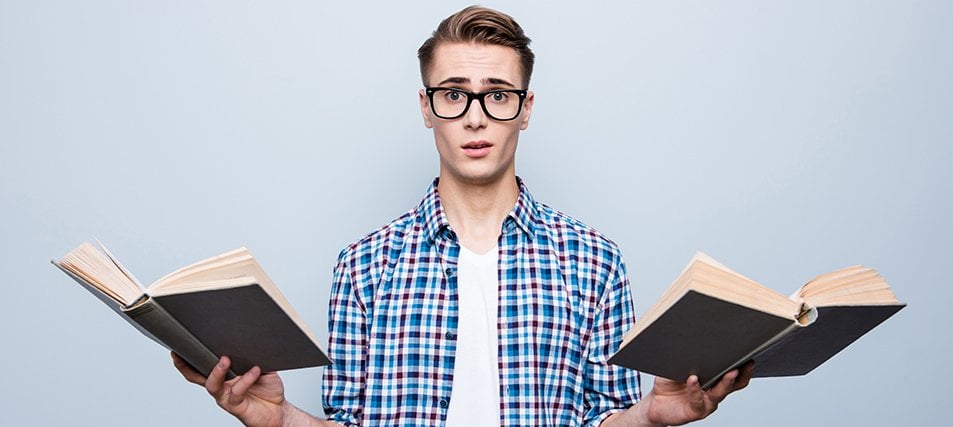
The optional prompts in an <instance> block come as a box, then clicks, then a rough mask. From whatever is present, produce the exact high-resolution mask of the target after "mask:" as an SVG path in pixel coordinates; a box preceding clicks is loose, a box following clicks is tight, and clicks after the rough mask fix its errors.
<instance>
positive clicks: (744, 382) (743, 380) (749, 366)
mask: <svg viewBox="0 0 953 427" xmlns="http://www.w3.org/2000/svg"><path fill="white" fill-rule="evenodd" d="M752 374H754V361H753V360H752V361H749V362H748V363H745V364H744V365H743V366H742V367H741V372H740V373H739V374H738V378H736V379H735V385H734V387H732V389H731V391H732V392H734V391H737V390H741V389H743V388H745V387H747V386H748V382H749V381H751V376H752Z"/></svg>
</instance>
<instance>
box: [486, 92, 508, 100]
mask: <svg viewBox="0 0 953 427" xmlns="http://www.w3.org/2000/svg"><path fill="white" fill-rule="evenodd" d="M506 98H507V94H506V93H503V92H495V93H493V94H491V98H490V99H492V100H493V102H503V101H506Z"/></svg>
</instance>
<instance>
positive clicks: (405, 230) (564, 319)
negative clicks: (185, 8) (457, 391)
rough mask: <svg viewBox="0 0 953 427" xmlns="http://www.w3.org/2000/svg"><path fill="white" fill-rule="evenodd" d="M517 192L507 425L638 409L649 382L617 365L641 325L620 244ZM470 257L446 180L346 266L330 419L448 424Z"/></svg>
mask: <svg viewBox="0 0 953 427" xmlns="http://www.w3.org/2000/svg"><path fill="white" fill-rule="evenodd" d="M519 187H520V192H519V199H518V200H517V203H516V205H515V206H514V208H513V210H512V211H511V212H510V213H509V215H508V216H507V218H506V220H505V221H504V223H503V230H502V234H501V236H500V239H499V242H498V246H499V251H500V252H499V301H498V304H499V310H498V314H497V330H498V333H499V335H498V341H499V347H498V351H499V359H498V360H499V362H498V363H499V374H500V418H501V419H500V424H501V425H504V426H581V425H585V426H597V425H599V424H600V423H601V422H602V421H603V420H604V419H605V418H607V417H608V416H609V415H611V414H613V413H615V412H618V411H621V410H624V409H625V408H627V407H629V406H631V405H633V404H634V403H635V402H637V401H638V399H639V398H640V397H641V391H640V388H639V374H638V372H635V371H631V370H628V369H625V368H620V367H618V366H614V365H609V364H608V363H607V360H608V358H609V357H610V356H611V355H612V353H613V352H614V351H615V349H616V348H617V346H618V345H619V343H620V342H621V340H622V336H623V334H624V333H625V332H626V331H628V329H629V328H630V327H631V326H632V324H633V323H634V322H635V313H634V309H633V306H632V299H631V296H630V291H629V282H628V280H627V278H626V274H625V266H624V264H623V262H622V258H621V254H620V251H619V249H618V248H617V247H616V245H615V244H614V243H613V242H611V241H610V240H608V239H607V238H605V237H604V236H602V235H601V234H599V233H598V232H597V231H595V230H593V229H591V228H589V227H587V226H586V225H584V224H582V223H580V222H579V221H577V220H575V219H572V218H570V217H568V216H567V215H565V214H562V213H560V212H558V211H555V210H553V209H551V208H550V207H548V206H546V205H543V204H541V203H537V202H536V201H534V200H533V198H532V196H531V195H530V193H529V192H528V191H527V189H526V187H525V185H524V184H523V182H522V181H521V180H520V181H519ZM459 251H460V246H459V243H458V241H457V238H456V235H455V234H454V232H453V230H452V229H451V228H450V225H449V223H448V222H447V218H446V216H445V215H444V212H443V209H442V207H441V204H440V197H439V195H438V193H437V181H436V180H435V181H434V183H433V184H432V185H431V187H430V189H429V191H428V193H427V195H426V197H424V199H423V201H422V202H421V203H420V205H419V206H417V207H416V208H415V209H413V210H411V211H410V212H408V213H406V214H404V215H403V216H401V217H400V218H397V219H396V220H394V221H393V222H391V223H390V224H388V225H386V226H384V227H382V228H381V229H379V230H377V231H375V232H373V233H371V234H370V235H368V236H367V237H365V238H363V239H361V240H359V241H358V242H355V243H354V244H351V245H350V246H348V247H347V248H345V249H344V250H343V251H342V252H341V255H340V257H339V259H338V263H337V266H336V267H335V270H334V283H333V286H332V289H331V300H330V308H329V315H328V325H329V331H330V340H329V341H330V342H329V344H328V352H329V354H330V357H331V359H332V360H333V361H334V364H332V365H331V366H329V367H328V368H326V369H325V372H324V401H323V403H324V408H325V413H326V415H327V416H328V419H330V420H332V421H336V422H338V423H341V424H344V425H347V426H351V425H367V426H377V425H382V426H423V425H434V426H442V425H443V424H444V421H445V419H446V413H447V407H448V406H449V400H450V399H451V398H453V393H452V390H451V386H452V384H453V365H454V351H455V349H456V339H457V336H456V328H457V293H456V287H457V276H456V274H457V259H458V255H459Z"/></svg>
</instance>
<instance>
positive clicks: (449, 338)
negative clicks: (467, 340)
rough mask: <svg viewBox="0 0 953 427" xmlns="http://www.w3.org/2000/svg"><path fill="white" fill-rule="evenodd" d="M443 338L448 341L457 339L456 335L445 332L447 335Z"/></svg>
mask: <svg viewBox="0 0 953 427" xmlns="http://www.w3.org/2000/svg"><path fill="white" fill-rule="evenodd" d="M444 336H445V337H447V339H448V340H452V339H454V338H456V337H457V334H455V333H453V332H450V331H447V333H446V334H445V335H444Z"/></svg>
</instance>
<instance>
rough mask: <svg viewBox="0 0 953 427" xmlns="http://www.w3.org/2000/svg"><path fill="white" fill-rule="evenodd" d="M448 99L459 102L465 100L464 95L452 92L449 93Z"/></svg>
mask: <svg viewBox="0 0 953 427" xmlns="http://www.w3.org/2000/svg"><path fill="white" fill-rule="evenodd" d="M447 99H448V100H450V101H459V100H461V99H463V93H460V92H457V91H455V90H451V91H448V92H447Z"/></svg>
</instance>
